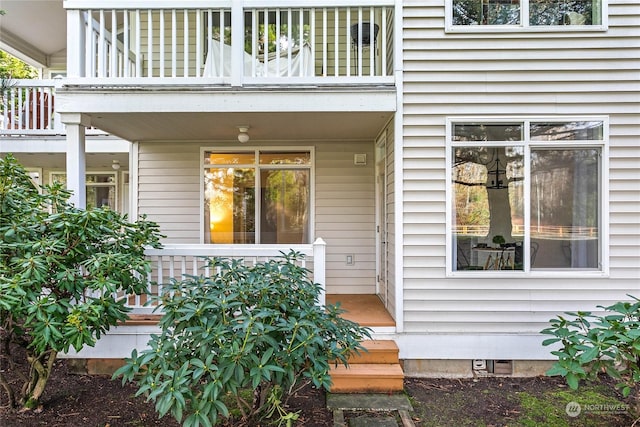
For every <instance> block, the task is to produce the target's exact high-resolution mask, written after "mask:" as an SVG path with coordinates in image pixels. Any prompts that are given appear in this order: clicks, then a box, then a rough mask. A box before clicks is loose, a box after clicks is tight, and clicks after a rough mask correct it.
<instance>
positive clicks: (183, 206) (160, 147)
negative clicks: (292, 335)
mask: <svg viewBox="0 0 640 427" xmlns="http://www.w3.org/2000/svg"><path fill="white" fill-rule="evenodd" d="M270 145H277V146H285V145H291V146H302V147H311V146H313V147H315V169H314V171H315V190H314V193H313V194H314V195H315V237H316V238H317V237H322V238H323V239H324V240H325V241H326V243H327V292H328V293H361V294H367V293H374V292H375V262H376V259H375V254H376V251H375V206H374V205H375V203H374V164H373V161H368V162H367V165H366V166H355V165H354V154H361V153H364V154H367V159H373V153H374V151H373V142H362V141H322V142H317V141H309V142H305V141H295V142H281V141H277V142H267V143H262V142H261V143H260V145H259V146H260V147H268V146H270ZM203 146H206V147H212V146H216V147H232V148H238V149H239V148H249V146H248V147H245V146H242V147H239V146H238V143H237V142H233V143H206V142H203V143H200V142H198V143H195V142H194V143H191V142H180V143H157V142H155V143H139V144H138V159H139V160H138V166H139V171H138V174H139V175H138V187H137V194H138V203H139V207H138V211H139V213H140V214H147V215H148V217H149V219H150V220H153V221H156V222H158V224H160V227H161V231H162V233H163V234H165V235H166V236H167V238H166V240H165V242H166V243H200V241H201V236H200V221H201V213H200V174H201V171H200V147H203ZM347 255H353V256H354V260H355V265H353V266H347V265H346V256H347Z"/></svg>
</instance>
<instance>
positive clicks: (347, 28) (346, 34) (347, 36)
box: [344, 8, 351, 77]
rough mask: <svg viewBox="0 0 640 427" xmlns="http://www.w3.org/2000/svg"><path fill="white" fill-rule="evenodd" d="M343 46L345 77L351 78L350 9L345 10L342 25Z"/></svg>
mask: <svg viewBox="0 0 640 427" xmlns="http://www.w3.org/2000/svg"><path fill="white" fill-rule="evenodd" d="M344 45H345V47H346V56H347V63H346V68H347V77H349V76H351V8H348V9H347V19H346V21H345V23H344Z"/></svg>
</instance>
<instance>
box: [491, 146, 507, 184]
mask: <svg viewBox="0 0 640 427" xmlns="http://www.w3.org/2000/svg"><path fill="white" fill-rule="evenodd" d="M506 178H507V168H506V166H502V163H501V162H500V156H498V149H497V148H495V149H494V151H493V159H491V161H490V162H489V163H488V164H487V190H503V189H505V188H509V184H508V182H507V184H506V185H505V181H507V179H506Z"/></svg>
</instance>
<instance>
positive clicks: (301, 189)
mask: <svg viewBox="0 0 640 427" xmlns="http://www.w3.org/2000/svg"><path fill="white" fill-rule="evenodd" d="M308 177H309V171H308V170H265V171H263V172H262V177H261V179H262V182H263V189H262V192H263V194H262V200H263V213H262V216H263V222H262V227H261V230H262V232H263V233H265V234H274V235H273V236H272V239H269V240H271V241H272V242H273V243H280V242H279V238H278V236H279V235H280V234H281V233H287V234H288V235H289V238H288V239H291V238H293V235H295V236H296V237H295V239H296V243H304V239H305V233H306V230H307V225H308V220H309V218H308V212H309V209H308V208H309V206H308V204H309V185H308ZM266 238H267V237H266V236H265V239H266ZM263 243H264V242H263ZM288 243H291V242H290V241H289V242H288Z"/></svg>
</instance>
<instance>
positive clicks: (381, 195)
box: [375, 134, 389, 306]
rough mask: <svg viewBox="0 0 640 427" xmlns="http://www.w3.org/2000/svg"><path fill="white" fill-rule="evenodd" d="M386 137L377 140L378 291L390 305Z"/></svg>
mask: <svg viewBox="0 0 640 427" xmlns="http://www.w3.org/2000/svg"><path fill="white" fill-rule="evenodd" d="M386 151H387V150H386V137H385V136H384V134H383V136H381V137H380V139H378V141H376V159H375V162H376V243H377V245H376V253H377V268H376V270H377V271H376V278H377V283H376V292H377V294H378V296H379V297H380V299H381V300H382V302H383V303H384V305H385V306H387V305H388V301H387V299H388V297H389V294H388V288H387V254H388V250H387V156H386Z"/></svg>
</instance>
